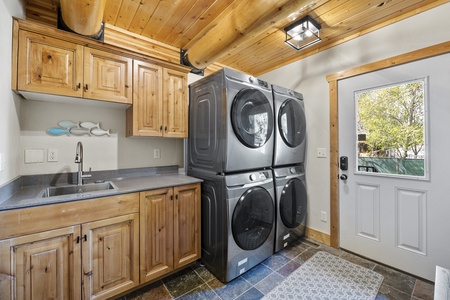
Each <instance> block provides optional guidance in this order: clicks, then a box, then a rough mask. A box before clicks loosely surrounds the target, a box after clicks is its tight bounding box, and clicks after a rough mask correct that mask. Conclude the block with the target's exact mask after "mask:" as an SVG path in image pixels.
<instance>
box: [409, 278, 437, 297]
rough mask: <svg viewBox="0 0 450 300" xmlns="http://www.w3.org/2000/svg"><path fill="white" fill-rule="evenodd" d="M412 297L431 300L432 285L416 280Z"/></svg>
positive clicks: (432, 295)
mask: <svg viewBox="0 0 450 300" xmlns="http://www.w3.org/2000/svg"><path fill="white" fill-rule="evenodd" d="M413 297H416V298H418V299H424V300H433V298H434V284H432V283H429V282H425V281H422V280H420V279H417V280H416V286H415V287H414V292H413Z"/></svg>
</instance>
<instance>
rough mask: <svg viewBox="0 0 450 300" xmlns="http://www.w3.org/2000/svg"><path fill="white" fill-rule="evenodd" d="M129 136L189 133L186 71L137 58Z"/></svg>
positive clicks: (128, 120) (128, 112)
mask: <svg viewBox="0 0 450 300" xmlns="http://www.w3.org/2000/svg"><path fill="white" fill-rule="evenodd" d="M133 74H134V80H133V106H132V107H129V108H128V109H127V123H126V124H127V128H126V134H127V136H164V137H177V138H185V137H187V134H188V131H187V126H188V95H187V73H186V71H185V70H184V71H180V70H175V69H171V68H168V67H162V66H159V65H157V64H152V63H147V62H142V61H139V60H134V66H133Z"/></svg>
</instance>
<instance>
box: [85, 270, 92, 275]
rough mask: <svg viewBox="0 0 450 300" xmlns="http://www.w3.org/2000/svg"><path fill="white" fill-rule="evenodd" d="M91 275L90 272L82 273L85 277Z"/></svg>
mask: <svg viewBox="0 0 450 300" xmlns="http://www.w3.org/2000/svg"><path fill="white" fill-rule="evenodd" d="M92 274H93V273H92V271H89V272H86V273H84V275H86V276H92Z"/></svg>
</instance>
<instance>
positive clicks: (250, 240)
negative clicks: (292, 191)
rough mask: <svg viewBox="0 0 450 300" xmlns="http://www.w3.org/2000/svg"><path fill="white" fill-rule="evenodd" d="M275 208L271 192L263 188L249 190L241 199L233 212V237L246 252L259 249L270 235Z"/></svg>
mask: <svg viewBox="0 0 450 300" xmlns="http://www.w3.org/2000/svg"><path fill="white" fill-rule="evenodd" d="M273 222H274V206H273V201H272V197H271V196H270V194H269V192H267V190H266V189H264V188H262V187H254V188H250V189H248V190H247V191H246V192H245V193H244V194H243V195H242V196H241V198H239V201H238V203H237V204H236V207H235V209H234V212H233V218H232V230H233V237H234V240H235V241H236V244H238V246H239V247H241V248H242V249H244V250H254V249H257V248H259V247H260V246H261V245H262V244H264V242H265V241H266V240H267V238H268V237H269V235H270V232H271V231H272V227H273Z"/></svg>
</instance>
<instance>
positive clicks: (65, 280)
mask: <svg viewBox="0 0 450 300" xmlns="http://www.w3.org/2000/svg"><path fill="white" fill-rule="evenodd" d="M79 235H80V226H71V227H66V228H61V229H56V230H51V231H46V232H42V233H36V234H30V235H25V236H21V237H16V238H12V239H8V240H3V241H0V296H1V297H0V298H1V299H73V300H78V299H81V263H80V261H81V250H80V248H81V244H80V242H79V241H78V239H77V238H78V237H79ZM1 277H3V278H1Z"/></svg>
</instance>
